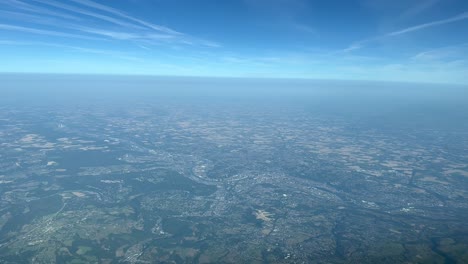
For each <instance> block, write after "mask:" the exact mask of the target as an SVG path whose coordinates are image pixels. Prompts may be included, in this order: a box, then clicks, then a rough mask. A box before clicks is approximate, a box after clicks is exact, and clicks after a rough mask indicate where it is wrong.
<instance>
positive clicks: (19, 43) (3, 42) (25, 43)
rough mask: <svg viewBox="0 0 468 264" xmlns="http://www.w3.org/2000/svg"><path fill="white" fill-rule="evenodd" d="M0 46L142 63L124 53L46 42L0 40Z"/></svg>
mask: <svg viewBox="0 0 468 264" xmlns="http://www.w3.org/2000/svg"><path fill="white" fill-rule="evenodd" d="M0 45H14V46H47V47H54V48H61V49H68V50H71V51H78V52H83V53H92V54H101V55H108V56H111V57H116V58H120V59H125V60H130V61H144V60H143V59H141V58H138V57H133V56H130V55H127V54H126V53H122V52H117V51H110V50H100V49H90V48H83V47H76V46H69V45H62V44H56V43H48V42H41V41H16V40H0Z"/></svg>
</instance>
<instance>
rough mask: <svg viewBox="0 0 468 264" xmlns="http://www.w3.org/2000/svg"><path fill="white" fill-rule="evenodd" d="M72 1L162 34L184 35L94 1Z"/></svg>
mask: <svg viewBox="0 0 468 264" xmlns="http://www.w3.org/2000/svg"><path fill="white" fill-rule="evenodd" d="M72 1H73V2H75V3H78V4H81V5H84V6H88V7H91V8H95V9H98V10H101V11H105V12H108V13H111V14H114V15H117V16H120V17H122V18H126V19H128V20H132V21H134V22H137V23H140V24H141V25H143V26H146V27H148V28H151V29H154V30H158V31H162V32H166V33H170V34H175V35H182V33H180V32H178V31H175V30H173V29H170V28H168V27H165V26H160V25H154V24H152V23H149V22H146V21H143V20H141V19H138V18H135V17H132V16H129V15H127V14H125V13H123V12H121V11H119V10H117V9H115V8H112V7H109V6H105V5H102V4H99V3H96V2H93V1H89V0H72Z"/></svg>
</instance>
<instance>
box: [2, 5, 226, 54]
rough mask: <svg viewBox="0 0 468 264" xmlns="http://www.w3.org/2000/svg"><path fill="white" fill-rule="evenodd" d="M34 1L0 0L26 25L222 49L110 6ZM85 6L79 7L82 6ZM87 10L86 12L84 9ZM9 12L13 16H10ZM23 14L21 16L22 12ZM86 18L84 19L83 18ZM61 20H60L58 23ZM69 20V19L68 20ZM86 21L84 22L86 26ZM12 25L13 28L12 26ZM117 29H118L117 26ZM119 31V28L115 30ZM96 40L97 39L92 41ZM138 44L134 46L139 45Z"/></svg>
mask: <svg viewBox="0 0 468 264" xmlns="http://www.w3.org/2000/svg"><path fill="white" fill-rule="evenodd" d="M32 1H33V2H35V3H37V4H39V5H40V6H38V5H31V4H29V3H25V2H22V1H19V0H0V2H4V3H6V4H7V6H8V7H10V9H13V10H14V11H16V13H17V15H18V16H17V17H14V16H12V15H13V13H14V12H13V13H12V11H1V10H0V12H6V13H5V14H6V15H8V16H9V17H10V18H12V19H15V20H19V22H21V23H22V24H23V23H24V22H28V23H32V24H42V25H48V26H53V27H55V28H62V29H66V30H73V31H81V32H83V33H86V34H91V35H99V36H101V37H104V38H105V39H114V40H127V41H133V42H137V43H138V42H143V41H144V42H145V43H146V44H150V45H155V44H159V43H166V44H167V43H171V44H176V43H178V44H184V45H192V46H194V45H199V46H205V47H212V48H216V47H220V45H219V44H218V43H216V42H213V41H209V40H205V39H201V38H196V37H192V36H190V35H188V34H184V33H181V32H178V31H176V30H173V29H170V28H168V27H164V26H159V25H155V24H152V23H149V22H146V21H143V20H140V19H138V18H135V17H132V16H130V15H127V14H125V13H123V12H121V11H119V10H117V9H115V8H112V7H108V6H105V5H102V4H98V3H95V2H93V1H89V0H72V2H74V3H76V4H78V6H74V5H70V4H65V3H61V2H58V1H53V0H47V1H45V0H32ZM80 5H81V6H82V7H79V6H80ZM43 6H50V7H51V8H53V9H52V10H50V9H47V8H44V7H43ZM85 8H86V9H85ZM87 8H90V9H94V10H98V11H100V12H104V13H105V14H100V13H97V12H95V11H90V10H87ZM8 12H10V13H8ZM20 12H22V13H20ZM66 12H71V13H72V14H77V15H80V17H79V18H78V17H76V16H73V15H70V14H68V13H66ZM20 16H22V19H20ZM81 16H84V17H81ZM86 17H89V18H91V19H98V20H100V21H103V22H107V23H110V24H111V25H114V27H113V28H112V29H109V28H106V27H105V26H103V25H100V24H96V23H93V24H92V26H86V24H87V23H86V22H87V21H88V19H87V18H86ZM57 18H60V20H57ZM69 18H70V19H69ZM70 20H74V21H77V20H80V24H77V23H70ZM83 22H85V23H83ZM10 26H11V27H10ZM10 26H8V27H7V26H5V27H3V29H5V30H17V31H22V32H29V33H35V34H43V35H50V36H66V37H77V38H91V37H87V36H81V35H79V34H78V32H77V34H68V33H60V32H56V31H50V30H44V29H40V28H37V26H29V27H23V26H22V25H21V26H17V27H16V28H15V27H14V26H13V25H10ZM115 26H117V27H115ZM116 28H118V29H116ZM93 39H94V38H93ZM137 43H135V44H137Z"/></svg>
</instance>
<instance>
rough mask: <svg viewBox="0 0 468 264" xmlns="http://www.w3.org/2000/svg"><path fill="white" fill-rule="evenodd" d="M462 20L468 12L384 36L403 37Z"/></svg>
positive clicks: (467, 17) (466, 17)
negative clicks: (410, 33)
mask: <svg viewBox="0 0 468 264" xmlns="http://www.w3.org/2000/svg"><path fill="white" fill-rule="evenodd" d="M464 19H468V12H465V13H462V14H460V15H457V16H454V17H451V18H447V19H443V20H437V21H433V22H429V23H425V24H421V25H417V26H413V27H409V28H405V29H402V30H399V31H394V32H391V33H388V34H386V36H391V37H393V36H398V35H403V34H406V33H409V32H413V31H418V30H421V29H425V28H429V27H434V26H439V25H444V24H448V23H453V22H457V21H460V20H464Z"/></svg>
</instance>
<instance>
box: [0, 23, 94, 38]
mask: <svg viewBox="0 0 468 264" xmlns="http://www.w3.org/2000/svg"><path fill="white" fill-rule="evenodd" d="M0 29H3V30H9V31H19V32H25V33H32V34H38V35H48V36H56V37H66V38H81V39H90V40H103V39H100V38H95V37H89V36H83V35H77V34H69V33H64V32H58V31H51V30H44V29H36V28H29V27H22V26H15V25H8V24H0Z"/></svg>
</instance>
